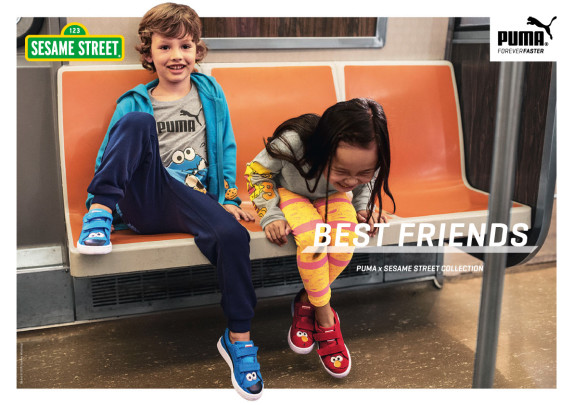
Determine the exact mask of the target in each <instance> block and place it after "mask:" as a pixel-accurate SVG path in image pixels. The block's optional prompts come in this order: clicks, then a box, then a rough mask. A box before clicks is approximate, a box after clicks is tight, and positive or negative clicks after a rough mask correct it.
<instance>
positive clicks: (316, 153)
mask: <svg viewBox="0 0 573 405" xmlns="http://www.w3.org/2000/svg"><path fill="white" fill-rule="evenodd" d="M286 131H294V132H296V133H297V134H298V135H299V136H300V138H301V141H302V145H303V155H302V156H301V157H300V158H297V157H296V156H295V153H294V150H293V149H292V147H291V145H290V144H289V143H288V141H287V140H286V139H284V137H283V134H284V133H285V132H286ZM273 141H274V142H282V143H283V144H284V145H285V146H286V148H287V150H288V152H283V151H280V150H279V149H278V148H277V147H276V145H275V146H274V145H273V143H274V142H273ZM340 142H345V143H347V144H349V145H351V146H357V147H360V148H368V147H369V146H370V144H371V143H372V142H375V143H376V146H377V148H378V160H377V163H376V169H379V171H378V175H377V176H376V180H375V182H374V186H373V188H372V189H371V190H370V191H371V195H370V200H369V201H368V207H367V209H368V211H369V213H370V214H369V216H368V218H367V221H368V220H369V219H370V218H371V216H372V214H373V212H374V208H375V204H376V199H377V200H378V204H379V206H380V212H379V213H378V221H380V216H381V215H382V190H384V193H385V194H386V195H387V196H388V197H390V199H391V200H392V204H393V206H394V207H393V211H392V212H395V211H396V202H395V201H394V197H393V196H392V193H391V192H390V188H389V186H388V176H389V174H390V139H389V135H388V123H387V121H386V114H384V110H383V109H382V106H381V105H380V104H378V103H377V102H376V101H374V100H370V99H367V98H354V99H352V100H348V101H342V102H340V103H337V104H335V105H333V106H332V107H329V108H328V109H327V110H326V111H325V112H324V114H322V117H320V116H318V115H316V114H303V115H301V116H299V117H296V118H291V119H289V120H287V121H285V122H283V123H282V124H281V125H279V127H278V128H277V129H276V130H275V132H274V133H273V135H272V136H271V137H270V138H268V139H267V140H266V142H265V148H266V150H267V152H268V153H269V155H270V156H272V157H274V158H276V159H282V160H285V161H288V162H289V163H291V164H292V165H293V166H294V167H295V168H296V169H297V170H298V172H299V173H300V175H301V176H302V177H303V178H304V179H305V180H306V186H307V188H308V190H309V192H315V191H316V188H317V186H318V181H319V180H320V176H321V174H322V173H323V172H324V171H326V172H327V175H326V178H327V181H328V182H329V181H330V167H331V163H332V158H333V157H334V155H335V153H336V149H337V148H338V144H339V143H340ZM304 165H308V166H309V167H308V168H307V170H305V169H304V168H303V166H304ZM309 180H315V182H314V185H313V186H311V185H310V184H309ZM328 182H327V185H326V187H327V190H328ZM368 187H370V184H368ZM326 195H328V193H326ZM326 204H328V199H327V201H326ZM326 212H327V213H328V205H327V209H326Z"/></svg>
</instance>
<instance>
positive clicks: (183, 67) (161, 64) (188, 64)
mask: <svg viewBox="0 0 573 405" xmlns="http://www.w3.org/2000/svg"><path fill="white" fill-rule="evenodd" d="M196 56H197V45H196V44H195V42H193V38H191V35H189V34H187V35H186V36H185V37H183V38H173V37H166V36H164V35H161V34H159V33H155V34H153V36H152V37H151V49H150V55H149V56H147V57H146V58H145V59H146V60H147V62H149V63H153V64H154V66H155V70H156V71H157V76H159V82H160V83H162V82H163V83H162V84H164V85H178V84H180V83H184V82H185V81H186V82H189V75H191V73H192V72H193V69H194V68H195V58H196Z"/></svg>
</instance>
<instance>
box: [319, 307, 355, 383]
mask: <svg viewBox="0 0 573 405" xmlns="http://www.w3.org/2000/svg"><path fill="white" fill-rule="evenodd" d="M332 312H333V313H334V326H333V327H332V328H322V327H320V326H319V325H318V322H316V321H315V323H314V330H315V331H316V332H315V333H314V335H313V338H314V341H315V342H318V350H317V352H318V355H319V356H320V360H321V362H322V365H323V366H324V369H325V370H326V372H327V373H328V374H330V375H331V376H333V377H336V378H343V377H346V376H347V375H348V373H350V366H351V364H352V361H351V360H350V353H349V352H348V348H347V347H346V345H345V344H344V339H343V338H342V334H341V332H340V319H338V314H337V313H336V311H335V310H334V309H333V310H332Z"/></svg>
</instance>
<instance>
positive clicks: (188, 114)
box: [179, 107, 203, 126]
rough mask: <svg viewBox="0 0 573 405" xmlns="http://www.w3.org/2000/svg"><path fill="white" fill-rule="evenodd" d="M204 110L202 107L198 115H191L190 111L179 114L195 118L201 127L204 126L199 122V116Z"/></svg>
mask: <svg viewBox="0 0 573 405" xmlns="http://www.w3.org/2000/svg"><path fill="white" fill-rule="evenodd" d="M202 110H203V107H201V109H200V110H199V112H198V113H197V114H191V113H190V112H189V111H185V110H181V111H180V112H179V115H186V116H188V117H191V118H195V121H197V122H198V123H199V125H201V126H203V124H201V121H199V114H200V113H201V111H202Z"/></svg>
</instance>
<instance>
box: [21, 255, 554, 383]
mask: <svg viewBox="0 0 573 405" xmlns="http://www.w3.org/2000/svg"><path fill="white" fill-rule="evenodd" d="M481 282H482V278H481V277H480V275H479V274H464V275H458V276H453V277H446V278H445V281H444V286H443V288H442V289H440V290H439V289H437V288H436V287H434V285H433V283H431V282H428V281H425V282H417V283H411V284H402V285H395V286H367V287H357V288H353V289H343V290H334V292H333V299H332V305H333V307H334V308H335V309H336V310H337V311H338V313H339V315H340V319H341V326H342V332H343V335H344V338H345V341H346V344H347V346H348V348H349V350H350V352H351V355H352V371H351V373H350V375H349V376H348V377H347V378H345V379H343V380H336V379H333V378H332V377H330V376H329V375H328V374H326V372H325V371H324V370H323V369H322V366H321V365H320V364H319V360H318V356H317V354H316V353H315V352H313V353H311V354H308V355H297V354H295V353H293V352H291V350H290V349H289V347H288V344H287V340H286V334H287V331H288V328H289V325H290V299H291V297H276V298H268V299H262V300H260V301H259V304H258V305H257V312H256V317H255V319H254V321H253V328H252V336H253V339H254V341H255V344H257V345H258V346H259V361H260V363H261V365H262V373H263V377H264V379H265V387H266V388H267V389H274V388H277V389H281V388H470V387H471V385H472V376H473V365H474V355H475V345H476V333H477V322H478V313H479V300H480V291H481ZM333 287H335V285H333ZM502 305H503V306H502V318H501V325H500V334H499V346H498V354H497V364H496V367H497V369H496V374H495V381H494V387H495V388H554V387H555V386H556V323H557V322H556V263H555V262H554V261H553V262H549V263H538V264H533V265H531V264H530V265H523V266H517V267H515V268H511V269H508V272H507V274H506V278H505V285H504V295H503V304H502ZM224 327H225V321H224V318H223V315H222V311H221V310H220V308H219V307H218V306H210V307H202V308H190V309H185V310H177V311H170V312H162V313H155V314H148V315H144V316H137V317H129V318H122V319H113V320H107V321H101V322H93V323H84V324H78V325H69V326H61V327H57V328H46V329H40V330H31V331H22V332H19V333H18V336H17V346H18V347H17V353H18V354H17V368H18V371H17V380H18V381H17V387H18V388H231V381H230V378H229V375H230V372H229V369H228V367H227V365H226V363H225V362H224V361H223V359H222V358H221V357H220V356H219V353H218V352H217V348H216V342H217V340H218V338H219V336H220V334H221V332H222V331H223V329H224Z"/></svg>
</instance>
